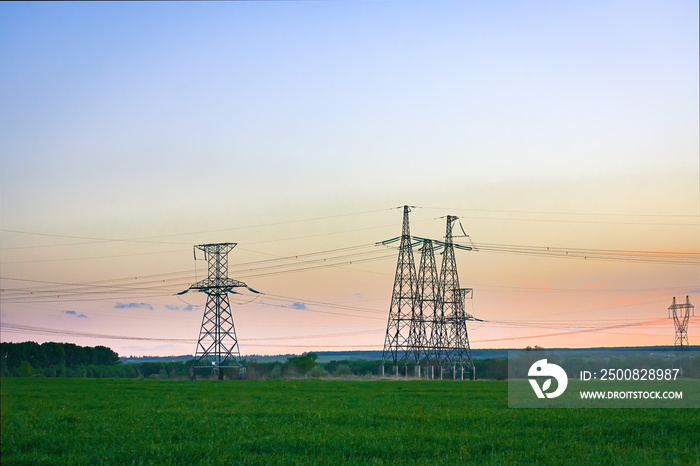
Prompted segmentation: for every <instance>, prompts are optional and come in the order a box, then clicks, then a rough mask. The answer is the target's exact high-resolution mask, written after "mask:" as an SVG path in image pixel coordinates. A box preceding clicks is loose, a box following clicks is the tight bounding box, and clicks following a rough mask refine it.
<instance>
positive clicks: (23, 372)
mask: <svg viewBox="0 0 700 466" xmlns="http://www.w3.org/2000/svg"><path fill="white" fill-rule="evenodd" d="M33 371H34V369H33V368H32V365H31V364H30V363H29V361H27V360H24V361H22V362H21V363H20V364H19V371H18V372H19V375H20V377H29V376H30V375H32V372H33Z"/></svg>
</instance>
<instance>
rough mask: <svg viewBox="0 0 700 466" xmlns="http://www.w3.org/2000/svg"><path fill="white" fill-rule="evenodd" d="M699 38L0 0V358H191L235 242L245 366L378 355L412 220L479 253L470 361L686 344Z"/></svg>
mask: <svg viewBox="0 0 700 466" xmlns="http://www.w3.org/2000/svg"><path fill="white" fill-rule="evenodd" d="M698 17H699V14H698V4H697V2H693V1H667V2H660V1H657V2H638V1H612V2H611V1H605V2H603V1H591V2H555V1H538V2H531V1H503V2H476V1H441V2H429V1H400V0H396V1H337V2H335V1H332V2H331V1H325V2H324V1H315V2H309V1H300V2H295V1H280V2H270V1H249V2H75V3H67V2H60V3H59V2H56V3H54V2H37V3H34V2H2V3H1V4H0V57H2V60H0V76H1V77H0V102H1V103H2V104H1V105H0V277H2V278H1V279H0V288H1V289H2V291H1V292H0V306H1V310H0V311H1V322H2V328H1V329H0V330H1V331H0V337H1V338H0V339H1V340H2V341H13V342H17V341H26V340H33V341H38V342H44V341H65V342H71V343H76V344H81V345H89V346H95V345H105V346H109V347H110V348H112V349H114V350H115V351H117V352H118V353H119V354H120V355H121V356H130V355H134V356H143V355H159V356H167V355H182V354H193V352H194V350H195V344H196V340H197V337H198V334H199V330H200V327H201V321H202V314H203V312H204V307H203V306H204V304H205V300H206V297H205V295H204V294H201V293H199V294H198V293H193V292H190V293H188V294H185V295H182V296H177V295H176V293H177V292H179V291H182V290H184V289H186V288H188V287H189V286H190V285H191V284H192V283H194V282H195V281H197V280H201V279H202V278H204V276H205V275H206V264H205V262H204V261H203V260H202V257H201V256H200V257H198V258H197V259H198V260H195V257H194V255H193V249H192V248H193V246H194V245H196V244H203V243H214V242H232V243H237V246H236V248H235V249H234V250H233V251H231V253H230V254H229V274H230V276H231V277H232V278H235V279H238V280H241V281H244V282H245V283H246V284H248V285H249V286H250V287H252V288H254V289H255V290H258V291H260V292H261V294H259V295H258V294H254V293H251V292H248V291H245V290H244V291H241V293H240V294H235V295H231V302H232V310H233V315H234V321H235V325H236V331H237V335H238V339H239V344H240V348H241V353H242V354H244V355H245V354H248V355H249V354H285V353H301V352H304V351H324V350H326V351H331V350H350V349H352V350H361V349H378V350H381V349H382V347H383V342H384V333H385V331H386V326H387V317H388V313H389V305H390V301H391V292H392V287H393V280H394V273H395V268H396V260H397V254H398V252H397V249H396V247H395V246H396V245H395V244H393V245H390V246H381V245H377V243H379V242H381V241H383V240H386V239H390V238H394V237H396V236H399V235H400V234H401V220H402V211H401V209H396V207H400V206H403V205H411V206H415V207H414V208H412V211H411V232H412V233H413V234H414V235H417V236H422V237H429V238H434V239H441V238H442V237H443V236H444V235H445V219H444V217H445V216H446V215H456V216H459V217H460V222H461V225H462V227H463V229H464V231H465V232H466V233H467V234H468V235H469V238H465V237H459V238H456V241H457V242H458V243H460V244H472V243H473V244H474V245H475V246H476V247H477V249H478V251H464V250H459V251H458V252H457V263H458V267H459V277H460V283H461V285H462V286H464V287H471V288H473V289H474V297H473V299H472V300H469V302H468V303H467V311H468V312H470V313H472V314H473V315H474V316H475V317H477V318H479V319H481V320H483V322H470V323H469V338H470V343H471V346H472V348H524V347H526V346H534V345H539V346H542V347H550V348H551V347H589V346H624V345H670V344H673V342H674V327H673V322H672V320H670V319H668V307H669V306H670V305H671V302H672V299H673V297H674V296H675V297H676V298H677V299H678V300H680V301H685V296H686V295H687V296H689V298H690V300H691V302H692V303H693V304H694V305H695V306H698V304H700V147H699V144H700V143H699V141H700V130H699V128H700V118H699V114H700V112H699V108H698V106H699V104H698V103H699V101H700V97H699V95H698V88H699V64H698V56H699V55H700V53H699V50H698V36H699V30H698ZM459 232H460V233H461V230H459ZM455 234H457V232H455ZM547 248H550V249H547ZM630 251H636V252H630ZM640 251H641V252H646V254H642V253H640ZM415 255H416V256H415V257H416V262H418V260H419V257H420V256H419V252H418V251H417V250H416V251H415ZM437 260H438V262H439V261H440V260H441V256H437ZM699 314H700V313H699V312H698V311H696V316H698V315H699ZM688 335H689V341H690V343H691V344H700V318H698V317H695V318H694V319H691V322H690V326H689V332H688Z"/></svg>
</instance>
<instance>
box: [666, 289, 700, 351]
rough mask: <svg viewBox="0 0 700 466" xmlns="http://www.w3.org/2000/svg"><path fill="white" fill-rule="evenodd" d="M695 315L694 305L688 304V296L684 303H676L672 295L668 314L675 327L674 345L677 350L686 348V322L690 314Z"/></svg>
mask: <svg viewBox="0 0 700 466" xmlns="http://www.w3.org/2000/svg"><path fill="white" fill-rule="evenodd" d="M691 313H692V314H693V316H695V306H693V305H692V304H690V297H689V296H686V297H685V303H683V304H677V303H676V297H675V296H674V297H673V304H671V306H670V307H669V308H668V316H669V317H673V324H674V326H675V327H676V340H675V342H674V346H675V347H676V349H677V350H681V351H683V350H687V349H688V322H689V321H690V314H691Z"/></svg>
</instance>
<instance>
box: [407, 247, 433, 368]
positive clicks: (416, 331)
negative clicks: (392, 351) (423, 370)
mask: <svg viewBox="0 0 700 466" xmlns="http://www.w3.org/2000/svg"><path fill="white" fill-rule="evenodd" d="M420 252H421V254H420V265H419V266H418V278H417V284H416V302H415V304H414V309H415V315H416V318H415V320H414V321H413V325H412V326H411V330H410V346H411V348H412V351H413V359H414V360H415V362H416V365H417V366H419V367H420V365H421V361H423V362H424V363H425V364H428V363H429V362H430V361H431V359H432V358H433V357H434V356H433V353H434V351H433V349H432V345H431V341H432V340H433V338H434V332H435V321H436V312H438V311H439V310H440V306H439V305H440V295H439V289H438V281H437V279H438V273H437V265H436V263H435V247H434V246H433V241H432V240H429V239H426V240H423V247H422V248H421V250H420Z"/></svg>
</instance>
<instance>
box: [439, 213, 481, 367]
mask: <svg viewBox="0 0 700 466" xmlns="http://www.w3.org/2000/svg"><path fill="white" fill-rule="evenodd" d="M456 220H457V217H455V216H453V215H448V216H447V227H446V230H445V243H444V246H445V250H444V251H443V253H442V266H441V268H440V282H439V289H440V307H441V320H442V321H441V322H440V324H439V325H440V326H441V327H443V328H444V333H445V337H442V336H440V338H445V339H444V341H439V342H437V341H436V342H435V346H436V350H437V351H439V352H440V356H439V361H440V365H441V366H444V365H445V364H447V365H449V366H452V367H453V371H456V368H460V370H461V371H463V370H464V369H465V368H466V369H467V371H468V374H471V373H472V372H473V366H474V363H473V362H472V355H471V349H470V347H469V336H468V335H467V320H471V319H473V317H472V316H471V315H469V314H467V313H466V311H465V309H464V305H465V298H466V295H467V294H468V293H471V292H472V289H471V288H460V287H459V276H458V274H457V261H456V259H455V251H454V244H453V242H452V227H453V225H454V222H455V221H456ZM441 331H442V330H441ZM453 376H456V372H454V373H453Z"/></svg>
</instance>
